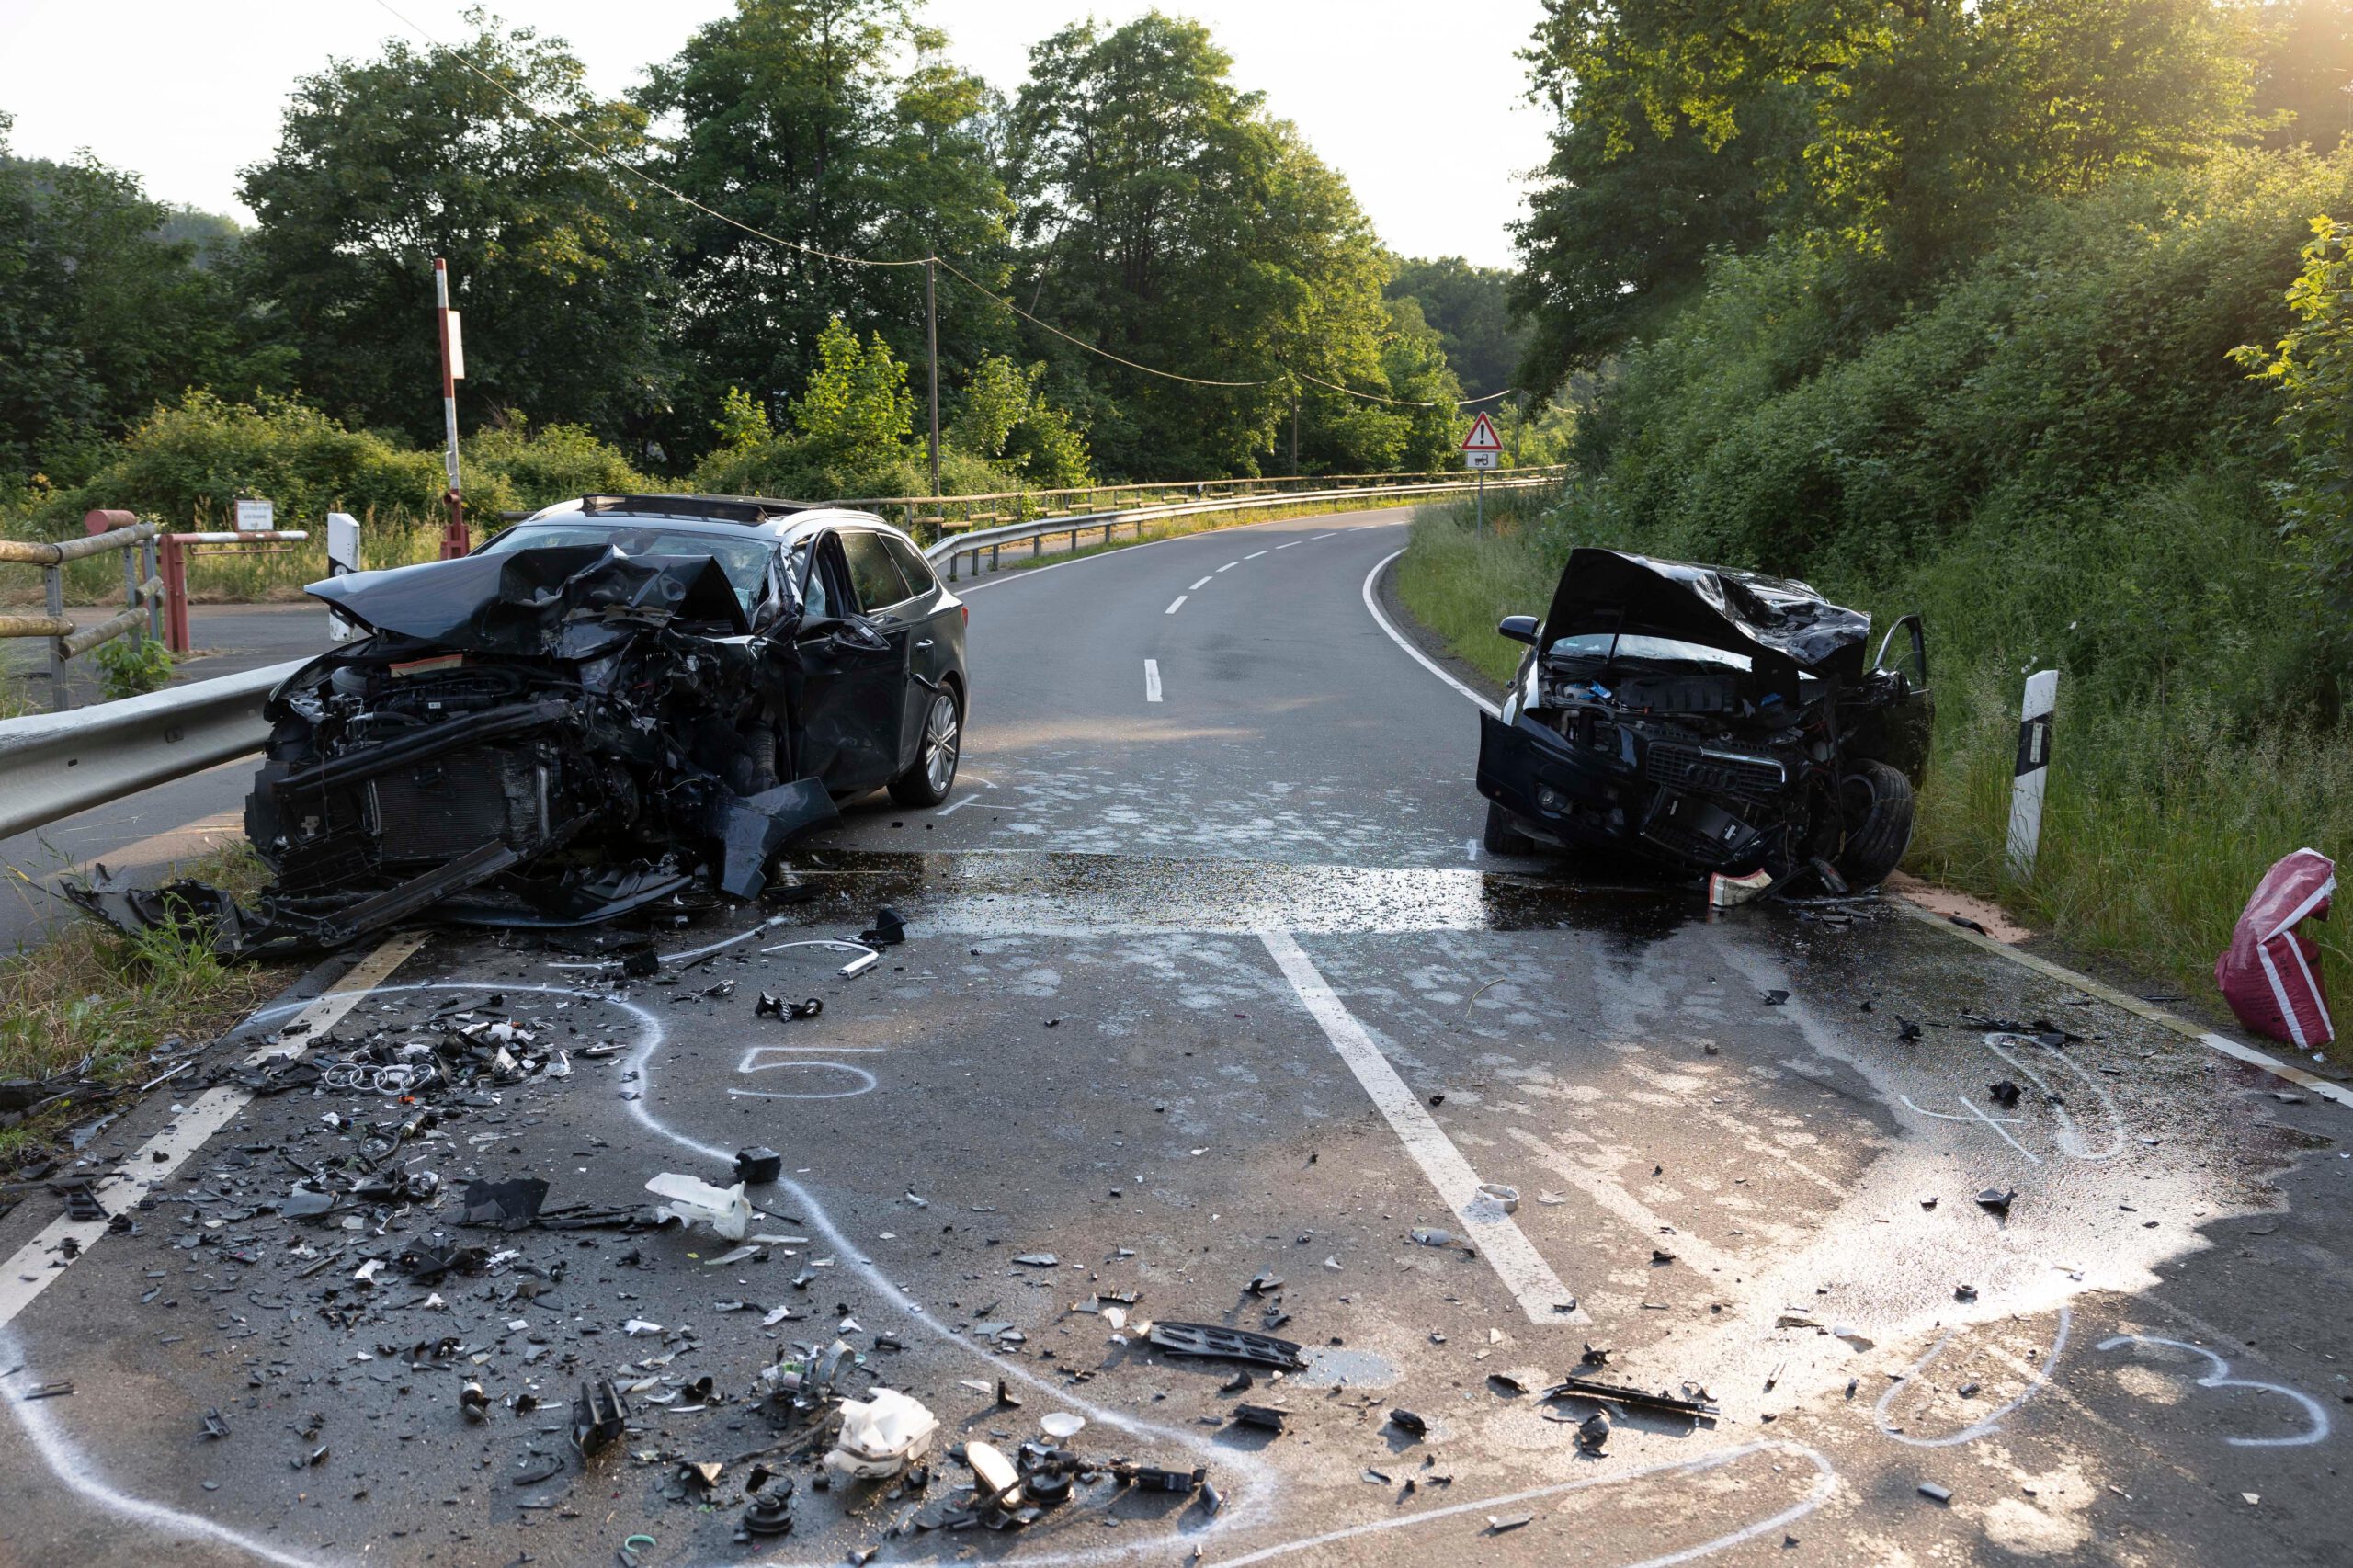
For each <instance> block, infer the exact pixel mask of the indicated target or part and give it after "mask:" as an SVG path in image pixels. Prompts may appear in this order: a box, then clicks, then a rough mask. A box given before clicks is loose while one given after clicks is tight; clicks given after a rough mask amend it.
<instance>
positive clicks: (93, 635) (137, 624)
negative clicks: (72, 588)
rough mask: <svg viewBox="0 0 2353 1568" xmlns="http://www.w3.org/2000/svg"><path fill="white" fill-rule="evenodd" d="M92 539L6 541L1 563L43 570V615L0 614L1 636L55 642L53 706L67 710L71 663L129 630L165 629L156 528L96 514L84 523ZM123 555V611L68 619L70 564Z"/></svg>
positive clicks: (127, 517) (1, 544) (120, 515)
mask: <svg viewBox="0 0 2353 1568" xmlns="http://www.w3.org/2000/svg"><path fill="white" fill-rule="evenodd" d="M83 526H84V527H85V528H87V529H88V530H89V531H88V535H87V537H86V538H83V539H69V540H60V541H58V542H56V543H48V542H44V541H40V540H14V539H0V565H14V566H38V567H40V569H41V597H42V600H43V604H42V608H43V609H44V610H45V611H46V613H45V614H41V615H0V637H40V638H44V639H46V640H47V641H48V642H49V705H50V707H51V708H52V709H54V710H58V711H60V712H62V711H63V710H64V708H65V661H66V660H68V659H76V658H79V657H81V656H82V655H83V654H84V653H88V652H89V651H90V650H91V649H93V648H96V647H97V646H98V645H99V644H100V643H102V642H112V641H114V639H116V638H118V637H120V636H121V635H123V634H124V633H125V632H130V633H132V634H134V635H145V636H150V637H153V636H156V635H159V634H160V633H161V631H162V630H163V625H162V621H161V619H160V618H161V616H162V613H163V608H162V595H163V591H164V583H163V579H162V577H161V576H159V575H158V574H157V571H156V562H155V533H156V528H155V525H154V524H153V523H142V522H141V521H139V520H138V519H137V518H136V517H132V516H131V514H130V513H129V512H114V511H95V512H92V513H91V514H90V515H89V516H88V517H85V518H84V519H83ZM112 550H119V551H121V552H122V597H123V609H122V612H121V613H120V614H119V615H116V616H112V617H109V618H108V619H105V620H101V621H99V622H97V624H95V625H91V626H80V625H77V624H75V623H74V621H71V620H69V619H66V616H65V566H66V563H67V562H73V561H79V560H81V559H83V558H84V557H85V556H90V555H104V554H105V553H106V552H107V551H112Z"/></svg>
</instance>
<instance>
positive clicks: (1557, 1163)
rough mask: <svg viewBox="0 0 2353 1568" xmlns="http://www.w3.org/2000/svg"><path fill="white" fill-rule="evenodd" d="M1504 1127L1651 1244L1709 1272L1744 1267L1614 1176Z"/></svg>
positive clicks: (1735, 1273) (1728, 1273) (1729, 1273)
mask: <svg viewBox="0 0 2353 1568" xmlns="http://www.w3.org/2000/svg"><path fill="white" fill-rule="evenodd" d="M1506 1131H1508V1132H1509V1134H1510V1136H1511V1138H1512V1140H1513V1142H1517V1143H1518V1144H1519V1145H1520V1146H1521V1147H1523V1148H1525V1149H1527V1150H1528V1151H1529V1153H1532V1154H1534V1155H1535V1156H1536V1160H1537V1163H1538V1164H1539V1165H1542V1166H1543V1167H1544V1168H1545V1169H1546V1170H1548V1171H1551V1172H1552V1174H1553V1175H1554V1176H1559V1177H1560V1178H1561V1179H1562V1180H1563V1181H1564V1182H1566V1183H1568V1184H1569V1185H1570V1186H1571V1187H1575V1188H1576V1189H1577V1190H1578V1191H1580V1192H1582V1193H1584V1194H1585V1195H1586V1197H1587V1198H1590V1199H1593V1200H1594V1202H1595V1203H1596V1204H1597V1205H1598V1206H1600V1207H1601V1208H1603V1209H1605V1210H1608V1211H1609V1212H1610V1213H1611V1214H1614V1215H1616V1216H1617V1217H1618V1218H1619V1219H1620V1220H1621V1221H1624V1222H1625V1224H1626V1227H1627V1228H1628V1229H1629V1230H1631V1231H1632V1232H1633V1233H1635V1234H1637V1235H1640V1236H1644V1237H1648V1238H1649V1239H1650V1243H1651V1244H1652V1245H1653V1246H1654V1247H1658V1246H1664V1248H1665V1250H1666V1251H1668V1252H1671V1253H1673V1254H1675V1256H1677V1258H1679V1259H1680V1260H1681V1261H1682V1262H1684V1263H1685V1264H1687V1265H1688V1266H1690V1267H1695V1268H1699V1269H1704V1270H1705V1271H1707V1272H1708V1273H1711V1274H1722V1275H1723V1276H1725V1277H1726V1278H1738V1277H1739V1275H1740V1274H1741V1273H1742V1272H1743V1271H1744V1269H1745V1265H1744V1264H1743V1263H1742V1262H1741V1260H1740V1259H1738V1258H1736V1257H1733V1256H1731V1255H1730V1254H1728V1253H1723V1252H1720V1251H1718V1250H1717V1249H1716V1248H1715V1247H1713V1246H1711V1244H1708V1243H1706V1242H1704V1241H1701V1240H1700V1239H1699V1237H1698V1236H1695V1235H1693V1234H1692V1233H1690V1232H1688V1231H1686V1230H1682V1229H1680V1228H1678V1227H1677V1226H1674V1225H1670V1224H1668V1223H1667V1221H1666V1217H1665V1215H1663V1214H1660V1213H1658V1212H1657V1211H1656V1210H1653V1209H1651V1208H1650V1207H1649V1206H1647V1205H1646V1204H1644V1203H1643V1200H1642V1199H1639V1198H1636V1197H1635V1196H1634V1195H1633V1194H1632V1193H1631V1192H1628V1191H1627V1190H1626V1189H1625V1188H1624V1187H1620V1185H1619V1184H1618V1182H1617V1179H1616V1178H1615V1177H1613V1176H1606V1175H1604V1174H1602V1173H1601V1172H1599V1171H1597V1170H1592V1169H1589V1168H1587V1167H1586V1166H1585V1165H1579V1164H1578V1163H1577V1162H1576V1161H1575V1160H1574V1159H1572V1158H1570V1157H1569V1156H1568V1155H1566V1154H1563V1153H1561V1151H1560V1150H1558V1149H1556V1148H1554V1147H1553V1146H1552V1144H1550V1143H1547V1142H1544V1140H1543V1139H1541V1138H1539V1137H1538V1136H1537V1135H1536V1134H1534V1133H1533V1132H1529V1131H1527V1130H1526V1129H1524V1128H1518V1127H1514V1128H1510V1129H1507V1130H1506ZM1662 1235H1665V1242H1664V1243H1662V1242H1661V1241H1660V1240H1659V1238H1660V1237H1661V1236H1662Z"/></svg>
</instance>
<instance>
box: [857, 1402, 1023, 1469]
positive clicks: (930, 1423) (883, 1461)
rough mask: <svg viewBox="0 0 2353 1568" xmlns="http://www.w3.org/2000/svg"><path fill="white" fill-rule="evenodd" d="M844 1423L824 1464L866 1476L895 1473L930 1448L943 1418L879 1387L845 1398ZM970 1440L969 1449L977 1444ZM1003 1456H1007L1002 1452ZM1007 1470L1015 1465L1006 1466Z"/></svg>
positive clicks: (968, 1450)
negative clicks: (865, 1396)
mask: <svg viewBox="0 0 2353 1568" xmlns="http://www.w3.org/2000/svg"><path fill="white" fill-rule="evenodd" d="M841 1410H842V1426H841V1432H840V1435H839V1436H838V1437H836V1438H835V1442H834V1447H833V1449H831V1450H830V1451H829V1452H827V1453H826V1455H825V1459H824V1464H825V1468H826V1469H828V1470H832V1471H839V1472H840V1473H841V1474H843V1475H847V1476H852V1477H855V1478H857V1479H859V1480H863V1481H877V1480H881V1479H883V1478H885V1477H888V1476H893V1475H897V1474H898V1473H899V1472H900V1471H904V1470H905V1469H906V1468H907V1466H908V1465H909V1464H911V1463H913V1462H914V1461H915V1460H919V1459H921V1458H923V1456H924V1455H925V1454H926V1453H928V1452H929V1451H930V1449H931V1439H932V1437H933V1435H934V1434H935V1433H937V1432H938V1430H939V1418H938V1416H936V1415H932V1413H931V1412H930V1411H928V1410H926V1409H925V1408H924V1406H923V1404H922V1403H921V1402H920V1401H917V1400H915V1399H911V1398H909V1397H908V1396H907V1395H905V1394H903V1393H901V1392H898V1391H897V1390H895V1389H877V1390H875V1391H874V1393H873V1396H872V1397H871V1398H869V1399H863V1400H858V1399H846V1400H844V1401H842V1407H841ZM975 1446H979V1447H985V1445H973V1444H967V1445H966V1451H967V1452H968V1453H969V1452H970V1451H971V1449H972V1448H973V1447H975ZM998 1457H999V1459H1000V1460H1002V1458H1003V1456H1002V1455H1000V1456H998ZM1011 1470H1012V1466H1011V1465H1009V1464H1008V1465H1006V1471H1008V1473H1009V1472H1010V1471H1011Z"/></svg>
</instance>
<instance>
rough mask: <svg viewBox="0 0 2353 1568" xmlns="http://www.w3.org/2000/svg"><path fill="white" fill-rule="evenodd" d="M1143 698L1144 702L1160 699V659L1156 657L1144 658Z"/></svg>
mask: <svg viewBox="0 0 2353 1568" xmlns="http://www.w3.org/2000/svg"><path fill="white" fill-rule="evenodd" d="M1143 699H1144V700H1145V701H1146V702H1157V701H1159V700H1160V661H1159V660H1158V659H1146V660H1145V661H1144V662H1143Z"/></svg>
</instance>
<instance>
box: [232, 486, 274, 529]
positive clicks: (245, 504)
mask: <svg viewBox="0 0 2353 1568" xmlns="http://www.w3.org/2000/svg"><path fill="white" fill-rule="evenodd" d="M277 526H278V503H276V502H275V501H256V500H253V499H251V498H250V497H247V496H243V495H241V496H239V497H238V498H237V531H238V532H239V533H241V534H266V533H268V532H269V531H270V530H271V529H273V528H276V527H277Z"/></svg>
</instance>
